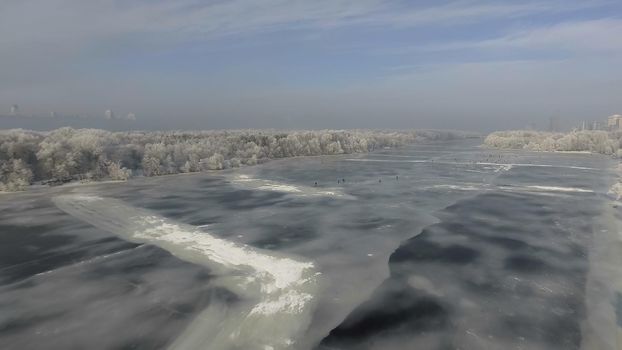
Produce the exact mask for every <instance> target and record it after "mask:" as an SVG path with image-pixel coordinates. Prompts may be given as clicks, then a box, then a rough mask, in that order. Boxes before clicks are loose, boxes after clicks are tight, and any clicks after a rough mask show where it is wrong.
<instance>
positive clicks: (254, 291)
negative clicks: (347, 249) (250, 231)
mask: <svg viewBox="0 0 622 350" xmlns="http://www.w3.org/2000/svg"><path fill="white" fill-rule="evenodd" d="M54 202H55V203H56V205H57V206H58V207H59V208H60V209H62V210H63V211H65V212H67V213H69V214H71V215H73V216H75V217H76V218H79V219H82V220H84V221H86V222H88V223H91V224H92V225H94V226H96V227H99V228H101V229H104V230H107V231H110V232H113V233H115V234H118V235H120V236H122V237H123V238H125V239H127V240H129V241H132V242H137V243H150V244H153V245H156V246H158V247H160V248H162V249H165V250H168V251H170V252H171V253H172V254H173V255H175V256H177V257H178V258H180V259H182V260H186V261H188V262H191V263H195V264H201V265H205V266H207V267H209V268H210V270H212V272H213V273H216V274H217V275H222V276H223V278H224V279H223V281H227V282H226V283H227V284H226V286H227V288H231V289H232V290H234V291H236V292H240V293H242V294H243V299H244V300H248V301H249V303H250V302H252V301H254V300H256V302H254V303H250V304H246V303H241V304H240V305H241V306H237V307H236V308H235V310H232V311H231V312H228V313H226V314H222V313H214V311H213V310H212V309H211V308H210V307H208V308H207V309H206V310H204V311H203V312H202V313H201V314H200V315H199V316H198V317H197V318H196V319H195V320H194V322H193V323H192V324H191V325H190V326H189V327H188V328H187V329H186V331H185V332H184V333H183V334H182V335H181V336H180V337H179V338H178V339H177V340H176V341H175V342H174V345H173V346H172V347H173V348H179V349H185V348H209V349H228V348H230V347H231V344H235V345H236V347H237V348H244V349H259V348H260V347H263V348H268V347H270V348H273V349H286V348H290V347H291V346H290V345H291V344H293V343H294V342H295V339H297V338H298V337H300V336H301V335H302V332H304V330H305V329H306V327H307V325H308V324H309V322H310V320H311V315H312V312H313V310H314V306H315V295H316V293H317V290H318V286H317V283H318V282H317V276H318V272H317V271H316V269H315V265H314V263H313V262H311V261H304V260H302V259H301V258H299V257H294V256H289V255H285V254H281V253H276V252H271V251H265V250H260V249H256V248H253V247H250V246H247V245H241V244H237V243H234V242H231V241H228V240H225V239H221V238H217V237H215V236H213V235H211V234H209V233H207V232H204V231H201V230H199V229H197V228H196V227H193V226H190V225H186V224H182V223H176V222H174V221H172V220H170V219H167V218H164V217H160V216H157V215H154V214H152V213H150V212H148V211H146V210H143V209H139V208H134V207H131V206H129V205H127V204H125V203H123V202H121V201H118V200H114V199H110V198H101V197H97V196H85V195H64V196H58V197H55V198H54ZM223 283H224V282H223ZM246 305H247V306H246ZM232 307H233V306H232ZM277 322H278V324H275V323H277ZM214 324H218V325H219V326H218V327H217V328H214V327H213V325H214ZM232 334H233V335H234V339H231V338H230V337H231V335H232ZM292 339H294V340H292ZM227 344H229V345H227ZM288 344H289V345H288Z"/></svg>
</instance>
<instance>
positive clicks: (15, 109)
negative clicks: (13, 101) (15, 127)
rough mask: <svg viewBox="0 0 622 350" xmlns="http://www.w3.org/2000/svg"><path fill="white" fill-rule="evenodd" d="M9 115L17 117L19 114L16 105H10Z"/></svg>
mask: <svg viewBox="0 0 622 350" xmlns="http://www.w3.org/2000/svg"><path fill="white" fill-rule="evenodd" d="M9 114H10V115H18V114H19V106H18V105H12V106H11V112H10V113H9Z"/></svg>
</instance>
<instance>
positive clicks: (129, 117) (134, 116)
mask: <svg viewBox="0 0 622 350" xmlns="http://www.w3.org/2000/svg"><path fill="white" fill-rule="evenodd" d="M126 119H127V120H136V114H134V113H128V114H127V117H126Z"/></svg>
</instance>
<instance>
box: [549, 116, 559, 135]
mask: <svg viewBox="0 0 622 350" xmlns="http://www.w3.org/2000/svg"><path fill="white" fill-rule="evenodd" d="M560 130H561V128H560V122H559V118H558V117H550V118H549V131H550V132H558V131H560Z"/></svg>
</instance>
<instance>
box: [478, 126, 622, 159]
mask: <svg viewBox="0 0 622 350" xmlns="http://www.w3.org/2000/svg"><path fill="white" fill-rule="evenodd" d="M484 144H485V145H486V146H489V147H492V148H499V149H524V150H530V151H541V152H553V151H584V152H592V153H600V154H606V155H614V156H618V157H619V156H622V147H621V145H622V132H619V131H611V132H608V131H600V130H582V131H573V132H569V133H552V132H542V131H528V130H514V131H497V132H493V133H491V134H490V135H488V136H487V137H486V139H485V140H484Z"/></svg>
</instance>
